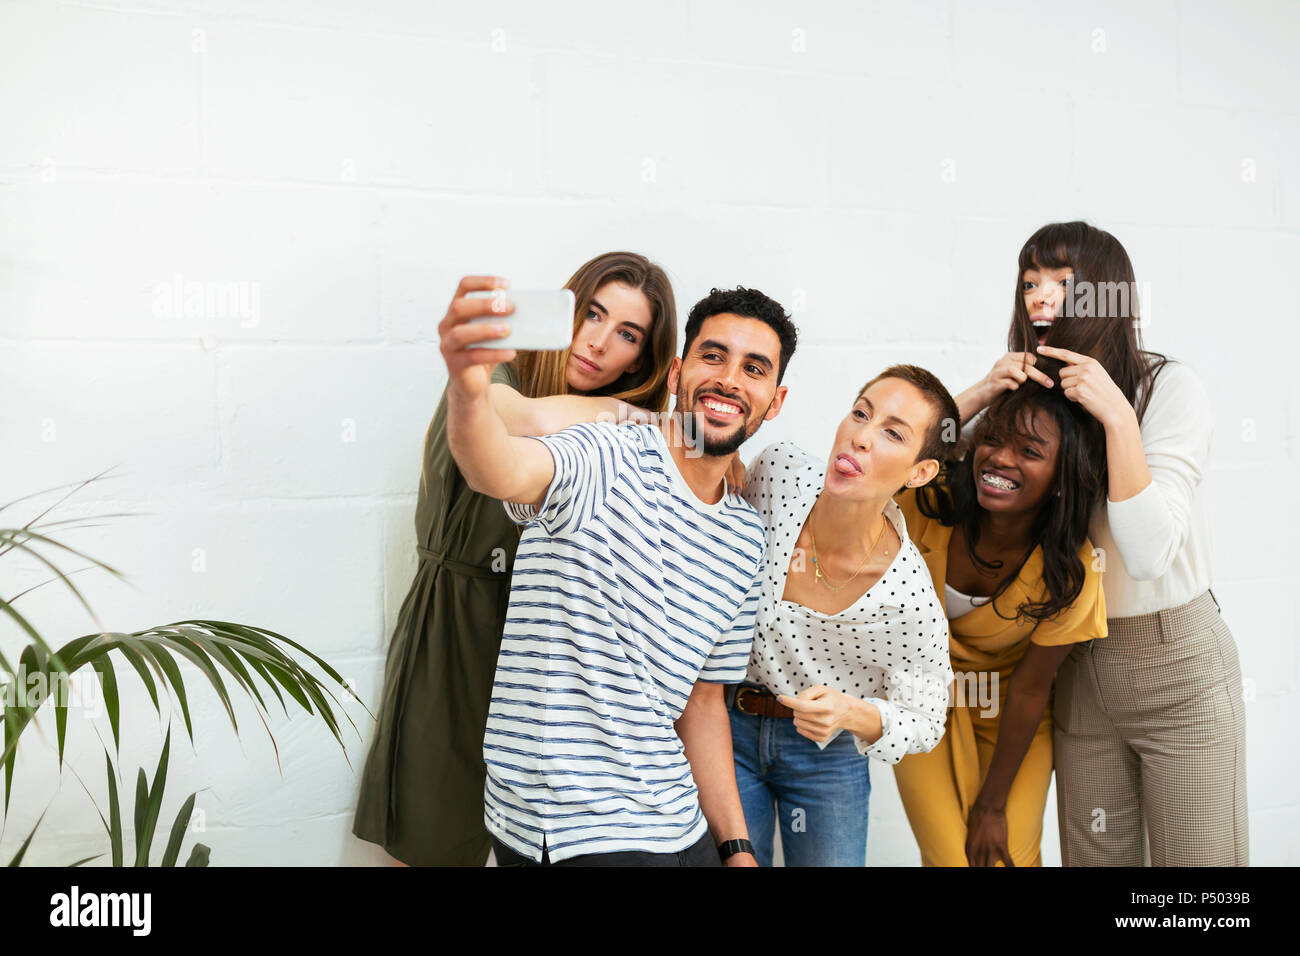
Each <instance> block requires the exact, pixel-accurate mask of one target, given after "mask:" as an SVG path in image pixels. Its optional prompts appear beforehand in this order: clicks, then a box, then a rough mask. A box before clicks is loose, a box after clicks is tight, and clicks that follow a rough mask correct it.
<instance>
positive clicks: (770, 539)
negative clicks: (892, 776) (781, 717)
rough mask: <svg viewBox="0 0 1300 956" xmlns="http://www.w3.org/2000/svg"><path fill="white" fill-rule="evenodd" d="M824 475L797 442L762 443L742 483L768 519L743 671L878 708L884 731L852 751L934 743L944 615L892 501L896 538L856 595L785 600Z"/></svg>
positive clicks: (942, 707)
mask: <svg viewBox="0 0 1300 956" xmlns="http://www.w3.org/2000/svg"><path fill="white" fill-rule="evenodd" d="M825 477H826V463H825V461H819V460H817V459H815V458H813V457H812V456H811V455H809V454H808V453H807V452H805V451H803V450H802V449H801V448H799V447H798V446H797V445H795V444H794V443H793V442H781V443H779V444H775V445H771V446H769V447H768V448H766V449H764V451H763V452H762V454H760V455H759V456H758V458H757V459H756V460H755V461H754V463H753V464H752V465H750V467H749V470H748V472H747V473H746V476H745V488H744V490H743V492H742V494H743V496H744V498H745V500H747V501H748V502H749V503H750V504H751V505H753V506H754V508H755V509H756V510H757V511H758V514H759V517H761V518H762V519H763V523H764V524H765V526H766V528H767V555H768V560H767V568H766V570H765V572H764V578H763V594H762V598H761V599H760V601H759V608H758V626H757V629H756V632H755V635H754V645H753V648H752V649H751V651H750V656H749V667H748V670H747V676H746V680H747V681H749V682H750V683H753V684H760V685H762V686H764V687H766V688H768V690H770V691H772V692H773V693H775V694H791V695H794V694H798V693H799V692H800V691H801V690H804V689H805V688H808V687H812V686H815V685H817V684H824V685H826V686H828V687H833V688H835V689H836V690H840V691H843V692H844V693H846V694H851V695H853V696H854V697H860V698H864V699H866V700H869V701H871V702H872V703H873V704H875V705H876V706H877V707H878V708H879V709H880V714H881V719H882V724H883V726H884V733H883V734H882V735H881V737H880V739H879V740H877V741H876V742H875V743H873V744H867V743H864V742H863V741H862V740H861V739H860V738H855V741H856V743H857V745H858V751H859V752H860V753H862V754H863V755H864V756H868V757H875V758H876V759H878V760H881V761H883V762H885V763H891V764H892V763H897V762H898V761H899V760H901V759H902V758H903V757H904V756H905V755H906V754H909V753H924V752H926V751H928V750H931V749H932V748H933V747H934V746H935V744H937V743H938V742H939V739H940V738H941V737H942V736H943V731H944V721H945V718H946V716H947V706H948V699H949V685H951V683H952V680H953V675H952V663H951V660H950V658H949V647H948V621H947V618H946V616H945V615H944V610H943V603H942V602H941V601H940V600H939V597H938V595H937V594H935V591H934V585H933V584H932V583H931V580H930V572H929V569H928V568H927V567H926V564H925V561H924V559H923V558H922V557H921V554H920V552H918V551H917V549H916V545H915V544H913V543H912V541H911V539H910V538H909V537H908V535H907V525H906V523H905V522H904V520H903V514H902V512H901V511H900V510H899V508H898V505H896V504H895V503H894V502H893V501H890V502H889V503H888V505H886V507H885V515H886V517H887V518H888V519H889V520H890V522H891V523H892V524H893V526H894V530H895V531H897V532H898V537H899V540H900V541H901V542H902V547H901V548H900V549H899V551H898V553H897V554H896V555H895V556H894V560H893V563H892V564H891V565H890V566H889V568H888V570H887V571H886V572H885V573H884V575H882V576H881V578H880V580H879V581H877V582H876V583H875V584H873V585H872V586H871V588H870V589H869V590H868V591H867V592H866V593H865V594H864V595H863V596H862V597H861V598H860V599H859V600H858V602H857V603H856V604H854V605H853V606H852V607H849V608H847V609H845V610H843V611H841V612H839V613H838V614H833V615H831V614H822V613H820V612H819V611H814V610H812V609H810V608H806V607H803V606H802V605H799V604H795V603H793V602H790V601H784V600H782V599H781V595H782V594H784V593H785V581H786V575H787V574H788V572H789V569H790V559H791V556H792V553H793V551H794V548H795V543H796V542H797V541H798V540H799V532H800V531H801V530H802V529H803V526H804V523H805V522H806V521H807V519H808V514H809V512H810V511H811V510H812V507H813V504H814V503H815V502H816V500H817V497H818V495H819V494H820V493H821V490H822V485H823V483H824V481H825Z"/></svg>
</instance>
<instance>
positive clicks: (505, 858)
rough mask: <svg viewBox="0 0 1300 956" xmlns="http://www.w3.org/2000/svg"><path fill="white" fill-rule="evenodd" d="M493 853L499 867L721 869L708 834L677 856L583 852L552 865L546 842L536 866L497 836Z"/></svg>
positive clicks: (676, 854) (634, 852)
mask: <svg viewBox="0 0 1300 956" xmlns="http://www.w3.org/2000/svg"><path fill="white" fill-rule="evenodd" d="M492 852H493V854H494V855H495V856H496V858H497V866H722V860H720V859H719V858H718V848H717V846H716V845H715V844H714V842H713V835H712V834H711V833H707V832H706V833H705V834H704V836H702V837H700V839H699V841H698V842H697V843H695V844H694V845H693V846H688V847H687V848H686V849H685V850H681V851H679V852H676V853H650V852H648V851H645V850H622V851H620V852H618V853H584V854H583V855H582V856H573V857H569V859H567V860H561V861H560V862H559V863H552V862H551V855H550V854H549V853H548V852H547V850H546V841H545V840H543V841H542V862H541V863H537V862H536V861H534V860H530V859H529V858H528V857H526V856H520V855H519V854H518V853H516V852H515V851H514V850H512V849H510V847H508V846H506V845H505V844H504V843H502V842H501V841H500V840H498V839H497V838H496V837H493V838H492Z"/></svg>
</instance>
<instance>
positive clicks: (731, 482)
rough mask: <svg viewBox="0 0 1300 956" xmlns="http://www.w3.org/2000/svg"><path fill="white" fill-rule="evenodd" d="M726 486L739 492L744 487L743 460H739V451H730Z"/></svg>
mask: <svg viewBox="0 0 1300 956" xmlns="http://www.w3.org/2000/svg"><path fill="white" fill-rule="evenodd" d="M727 487H728V488H730V489H731V490H732V491H733V492H739V491H740V490H741V489H743V488H744V487H745V462H744V461H743V460H741V457H740V452H739V451H734V452H732V453H731V464H729V465H728V466H727Z"/></svg>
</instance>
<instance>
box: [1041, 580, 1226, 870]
mask: <svg viewBox="0 0 1300 956" xmlns="http://www.w3.org/2000/svg"><path fill="white" fill-rule="evenodd" d="M1107 625H1108V630H1109V636H1108V637H1105V638H1101V639H1099V640H1095V641H1088V642H1086V643H1083V644H1079V645H1077V646H1076V647H1075V648H1074V650H1073V651H1071V653H1070V656H1069V657H1068V658H1066V660H1065V662H1064V663H1063V664H1062V665H1061V668H1060V670H1059V671H1058V672H1057V677H1056V691H1055V701H1054V705H1053V707H1054V715H1053V720H1054V727H1053V730H1054V734H1053V738H1054V743H1055V750H1056V755H1055V756H1056V801H1057V814H1058V822H1059V825H1060V829H1061V862H1062V863H1063V864H1064V865H1065V866H1141V865H1142V833H1143V828H1144V826H1145V829H1146V832H1147V839H1148V844H1149V848H1150V853H1151V864H1152V865H1153V866H1246V865H1248V863H1249V829H1248V824H1247V818H1246V721H1245V713H1244V707H1243V700H1242V684H1241V666H1240V664H1239V663H1238V660H1237V645H1236V643H1235V642H1234V640H1233V637H1232V632H1231V631H1229V630H1228V625H1227V624H1226V623H1224V621H1223V618H1222V617H1220V616H1219V605H1218V602H1217V601H1216V600H1215V599H1214V596H1213V594H1212V593H1211V592H1209V591H1207V592H1205V593H1204V594H1202V595H1201V596H1200V597H1198V598H1196V599H1194V600H1192V601H1189V602H1188V603H1187V604H1184V605H1181V606H1179V607H1175V608H1170V609H1169V610H1165V611H1158V612H1156V613H1153V614H1143V615H1139V616H1136V617H1121V618H1111V619H1110V620H1109V621H1107Z"/></svg>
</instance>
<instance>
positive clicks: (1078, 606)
mask: <svg viewBox="0 0 1300 956" xmlns="http://www.w3.org/2000/svg"><path fill="white" fill-rule="evenodd" d="M1049 374H1050V373H1049ZM1101 440H1102V438H1101V436H1100V434H1099V433H1098V431H1097V429H1096V426H1095V424H1094V423H1093V422H1091V421H1089V420H1088V419H1087V416H1085V415H1081V414H1080V413H1079V409H1078V408H1077V407H1076V406H1075V405H1074V403H1072V402H1070V401H1069V400H1068V399H1066V398H1065V397H1064V395H1063V394H1062V393H1061V389H1060V387H1059V383H1057V384H1054V385H1053V386H1048V387H1044V386H1041V385H1038V384H1037V383H1035V382H1032V381H1029V382H1025V383H1024V384H1023V385H1021V386H1020V388H1019V389H1017V390H1015V391H1010V392H1006V393H1004V394H1003V396H1002V397H1001V398H1000V399H999V400H998V401H997V402H995V404H994V406H990V408H989V410H988V412H986V413H985V416H984V417H983V418H982V419H981V420H980V422H979V423H978V426H977V428H976V430H975V432H974V434H973V436H972V446H971V450H970V451H969V452H968V453H967V454H966V455H965V456H964V457H963V458H962V459H961V460H960V461H956V462H952V463H950V464H949V467H948V468H947V469H945V477H944V479H943V480H942V481H941V482H937V483H934V486H933V487H925V488H922V489H920V493H919V496H918V493H917V492H914V491H908V492H907V493H906V494H905V495H903V496H900V497H899V499H898V504H899V506H900V507H901V508H902V511H903V514H904V517H905V519H906V521H907V530H908V534H909V535H910V536H911V538H912V540H913V541H915V542H916V545H917V548H918V549H919V550H920V552H921V556H922V557H923V558H924V559H925V562H926V565H927V566H928V567H929V569H930V575H931V578H932V579H933V581H934V587H935V591H936V592H937V593H938V594H939V595H941V596H943V598H944V603H945V611H946V614H947V616H948V621H949V628H950V633H951V640H950V650H951V655H952V668H953V672H954V674H955V675H956V680H955V682H954V688H953V697H952V700H951V702H950V703H951V705H952V706H951V707H950V709H949V712H948V720H947V726H946V731H945V734H944V736H943V739H942V740H940V741H939V743H938V745H937V746H936V747H935V748H934V749H933V750H931V751H929V752H928V753H918V754H909V755H908V756H906V757H904V758H903V759H902V760H901V761H900V762H899V763H898V764H897V765H895V767H894V773H895V778H896V780H897V783H898V790H899V794H900V795H901V797H902V801H903V808H904V810H906V812H907V819H908V822H909V823H911V825H912V832H913V834H914V835H915V836H916V841H917V843H918V844H919V845H920V848H921V862H922V864H923V865H925V866H968V865H969V866H996V865H999V864H1001V865H1007V866H1041V865H1042V856H1041V853H1040V851H1039V844H1040V842H1041V838H1042V831H1043V809H1044V807H1045V805H1046V802H1047V790H1048V786H1049V784H1050V783H1051V778H1052V716H1051V709H1050V706H1049V700H1050V697H1051V691H1052V680H1053V678H1054V677H1055V674H1056V669H1057V667H1058V666H1059V665H1060V663H1061V662H1062V661H1063V660H1064V659H1065V656H1066V655H1067V654H1068V653H1069V652H1070V649H1071V648H1072V647H1073V646H1074V645H1075V644H1076V643H1078V642H1080V641H1088V640H1092V639H1094V638H1099V637H1105V636H1106V605H1105V600H1104V598H1103V596H1102V589H1101V574H1100V569H1101V568H1102V567H1103V563H1102V561H1101V560H1099V558H1098V557H1097V556H1094V554H1093V548H1092V544H1091V542H1089V540H1088V537H1087V533H1088V521H1089V518H1090V516H1091V514H1092V510H1093V508H1094V506H1095V505H1096V504H1097V502H1098V500H1099V499H1100V495H1101V494H1102V491H1103V489H1104V488H1105V475H1104V465H1099V464H1097V463H1098V462H1104V461H1105V458H1104V455H1103V454H1102V452H1101V448H1100V447H1099V445H1098V442H1099V441H1101ZM1101 447H1104V446H1101Z"/></svg>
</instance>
